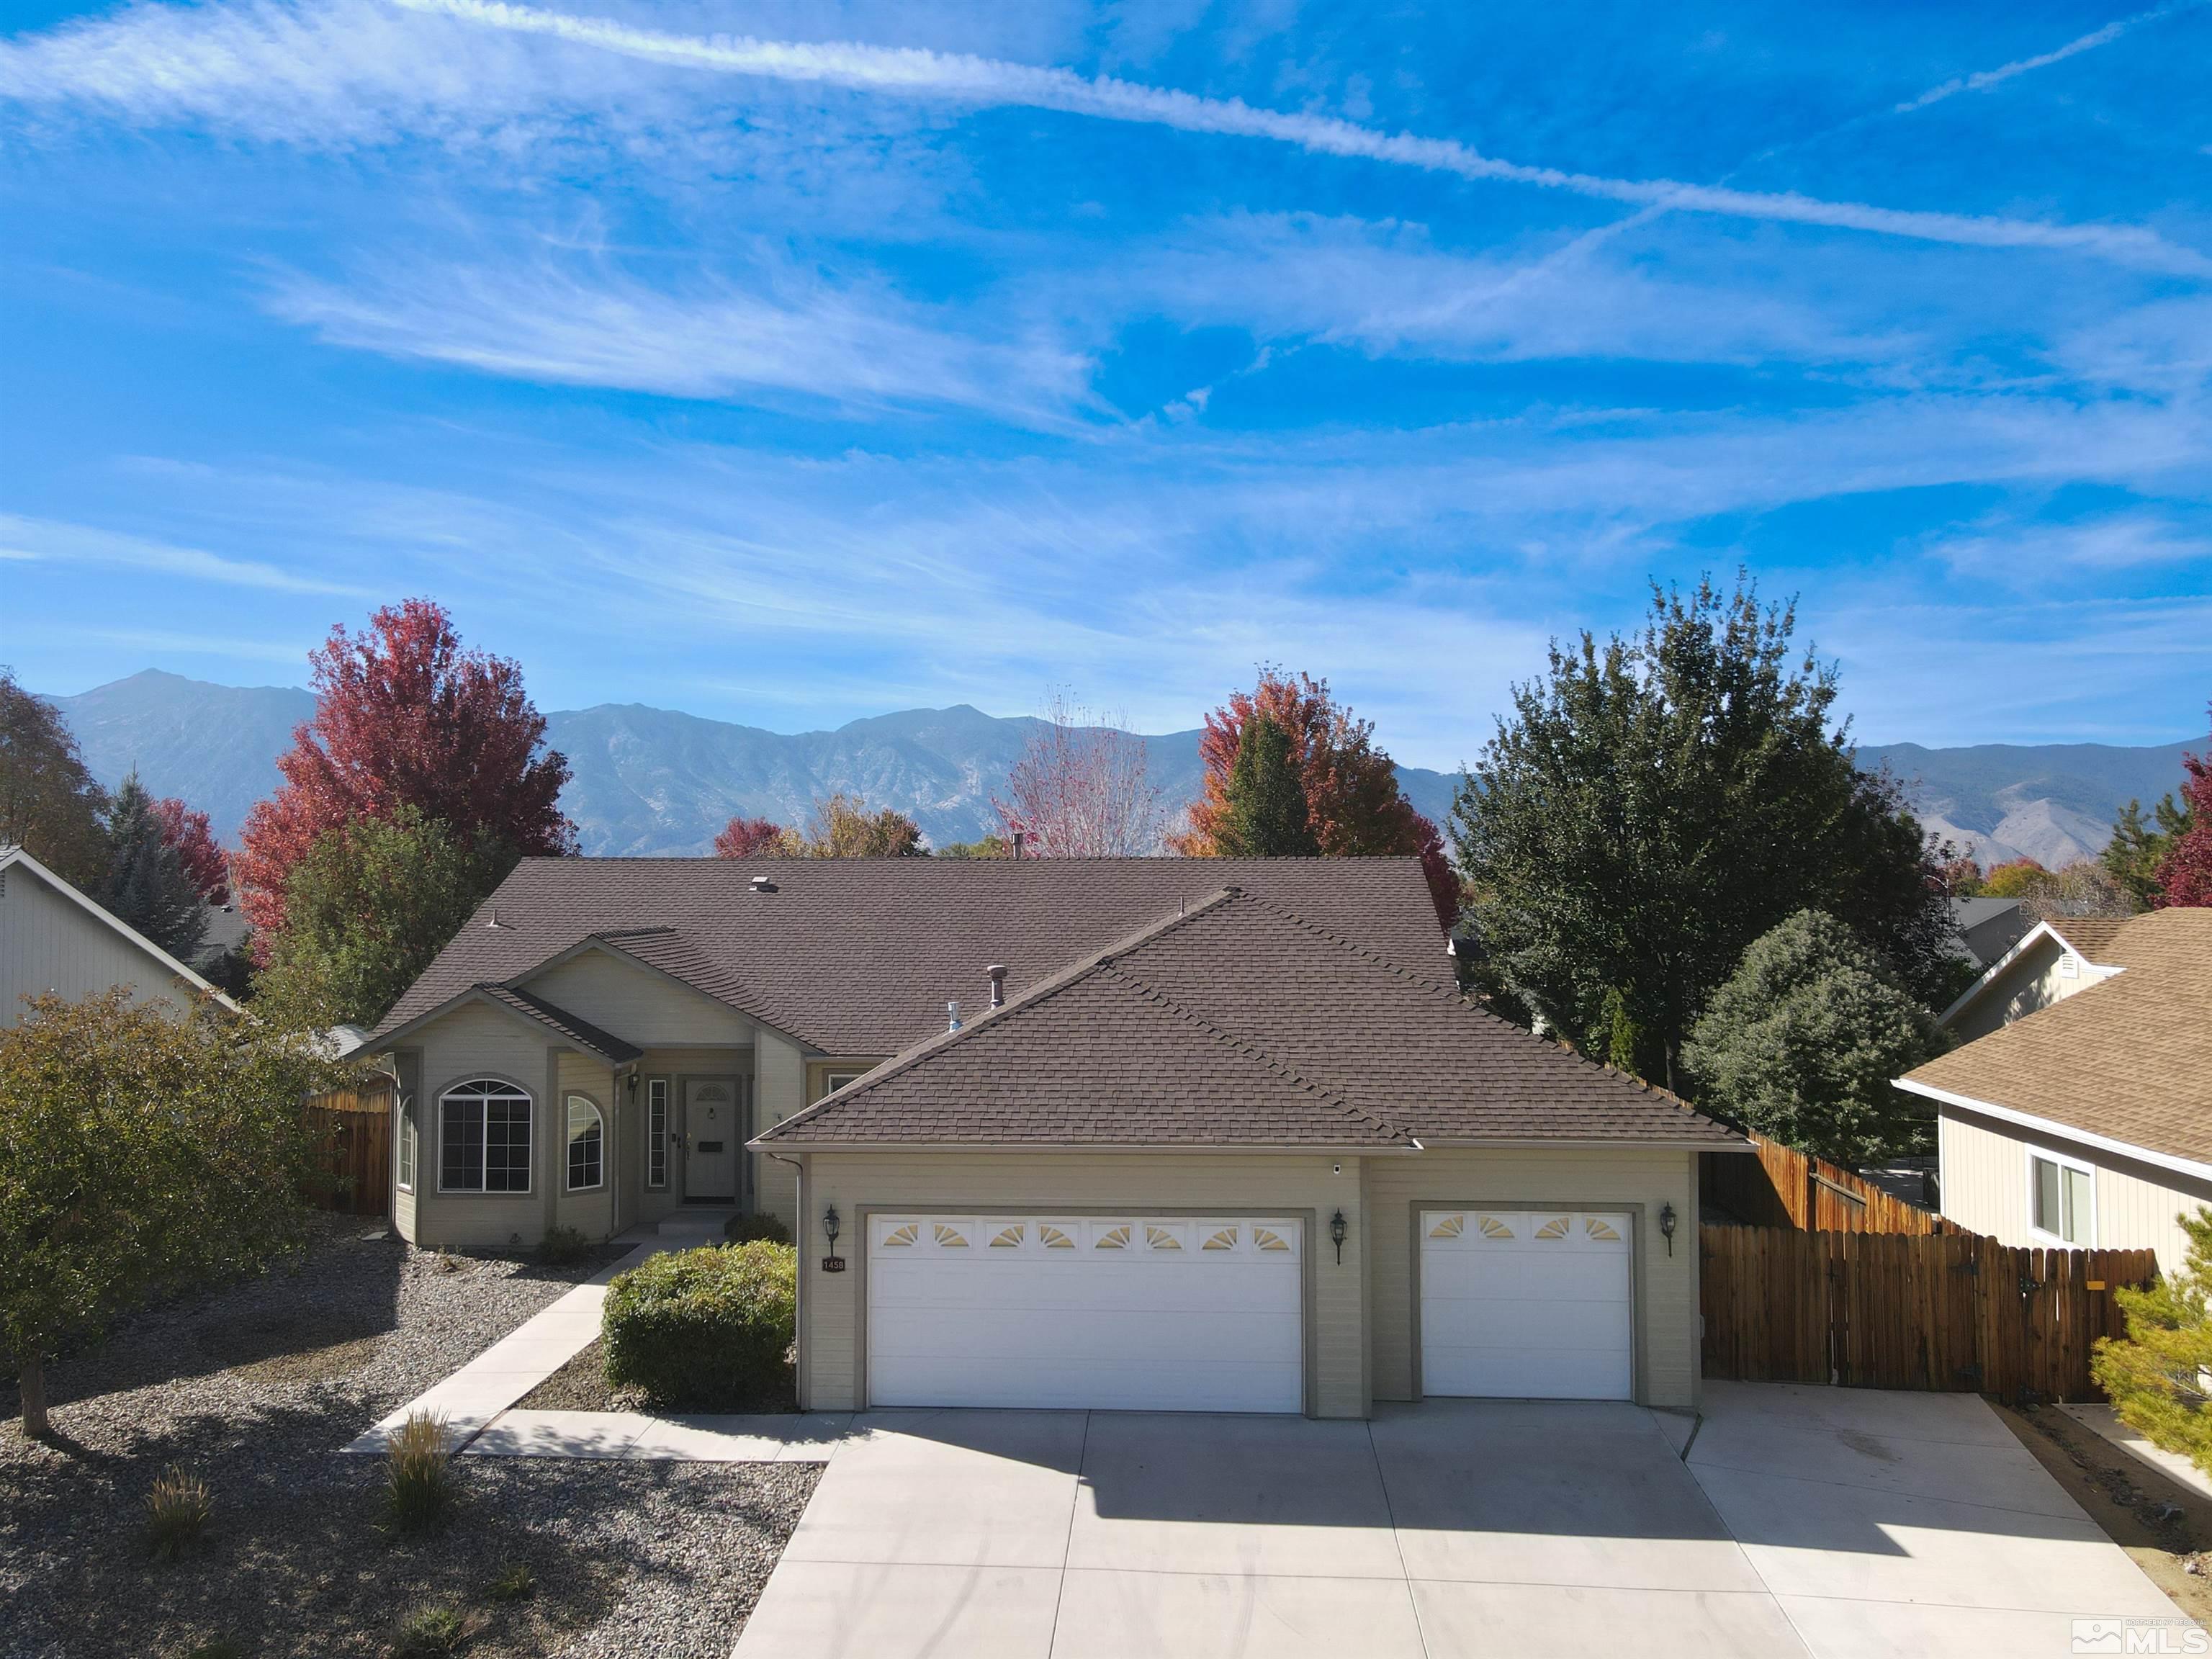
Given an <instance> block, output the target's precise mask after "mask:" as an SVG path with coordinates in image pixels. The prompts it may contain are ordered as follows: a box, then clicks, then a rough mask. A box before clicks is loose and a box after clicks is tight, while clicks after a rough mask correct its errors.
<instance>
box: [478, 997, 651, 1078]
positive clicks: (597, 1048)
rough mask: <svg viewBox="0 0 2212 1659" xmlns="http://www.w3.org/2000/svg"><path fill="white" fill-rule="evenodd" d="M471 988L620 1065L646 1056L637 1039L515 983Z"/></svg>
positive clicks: (625, 1064)
mask: <svg viewBox="0 0 2212 1659" xmlns="http://www.w3.org/2000/svg"><path fill="white" fill-rule="evenodd" d="M470 988H471V989H472V990H475V991H477V992H479V993H481V994H483V995H484V996H487V997H489V998H490V999H491V1000H493V1001H494V1002H496V1003H498V1004H500V1005H501V1006H502V1007H507V1008H511V1009H513V1011H514V1012H516V1013H518V1014H520V1015H522V1016H523V1017H524V1018H527V1019H534V1020H536V1021H537V1022H538V1024H540V1025H543V1026H544V1027H545V1028H546V1029H547V1030H551V1031H553V1032H555V1033H556V1034H557V1035H558V1036H564V1037H566V1038H568V1041H569V1042H574V1043H577V1044H580V1046H582V1047H584V1048H589V1049H591V1050H592V1052H594V1053H595V1054H603V1055H605V1057H606V1058H607V1059H609V1060H612V1061H614V1062H615V1064H616V1065H617V1066H627V1065H628V1064H629V1062H630V1061H631V1060H640V1059H642V1058H643V1057H644V1054H645V1050H644V1049H642V1048H639V1047H638V1046H637V1045H636V1044H635V1043H633V1042H624V1041H623V1039H622V1038H620V1037H618V1036H613V1035H611V1033H609V1032H606V1031H603V1030H600V1029H599V1027H598V1026H596V1025H594V1024H592V1023H591V1022H590V1021H589V1020H586V1019H583V1018H579V1017H578V1016H577V1015H574V1014H572V1013H570V1012H568V1010H567V1009H566V1008H556V1007H555V1006H553V1005H552V1004H551V1003H550V1002H548V1001H546V1000H545V999H544V997H540V996H532V994H530V993H529V992H527V991H524V990H518V989H517V988H516V987H513V986H512V985H492V984H483V985H477V986H472V987H470Z"/></svg>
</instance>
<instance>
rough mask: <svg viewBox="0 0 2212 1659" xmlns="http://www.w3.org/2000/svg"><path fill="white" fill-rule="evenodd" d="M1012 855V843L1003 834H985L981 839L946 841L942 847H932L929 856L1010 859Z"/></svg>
mask: <svg viewBox="0 0 2212 1659" xmlns="http://www.w3.org/2000/svg"><path fill="white" fill-rule="evenodd" d="M1013 855H1014V844H1013V842H1010V841H1008V840H1007V839H1006V837H1005V836H984V837H983V838H982V839H981V841H955V842H946V843H945V845H944V846H942V847H936V848H931V849H930V856H931V857H932V858H940V859H1010V858H1012V857H1013Z"/></svg>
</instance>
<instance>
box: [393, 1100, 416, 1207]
mask: <svg viewBox="0 0 2212 1659" xmlns="http://www.w3.org/2000/svg"><path fill="white" fill-rule="evenodd" d="M415 1147H416V1134H415V1103H414V1102H413V1101H411V1100H408V1099H405V1098H403V1099H402V1100H401V1101H400V1103H399V1148H398V1153H397V1154H396V1158H395V1162H396V1163H397V1164H398V1180H399V1190H400V1191H401V1192H403V1193H411V1192H413V1191H414V1190H415Z"/></svg>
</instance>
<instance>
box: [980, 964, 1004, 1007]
mask: <svg viewBox="0 0 2212 1659" xmlns="http://www.w3.org/2000/svg"><path fill="white" fill-rule="evenodd" d="M983 971H984V972H985V973H987V974H988V975H990V976H991V1006H993V1007H994V1008H1003V1007H1005V1006H1006V963H1003V962H994V963H992V964H991V965H990V966H989V967H988V968H986V969H984V970H983Z"/></svg>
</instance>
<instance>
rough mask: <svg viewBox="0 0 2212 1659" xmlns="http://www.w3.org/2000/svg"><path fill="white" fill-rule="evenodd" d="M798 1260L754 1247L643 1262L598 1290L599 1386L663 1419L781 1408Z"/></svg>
mask: <svg viewBox="0 0 2212 1659" xmlns="http://www.w3.org/2000/svg"><path fill="white" fill-rule="evenodd" d="M798 1285H799V1256H798V1252H797V1251H795V1250H794V1249H793V1248H792V1247H791V1246H790V1245H788V1244H776V1243H769V1241H767V1240H757V1241H755V1242H753V1243H745V1244H724V1245H709V1246H708V1247H706V1248H705V1249H696V1250H681V1251H673V1252H670V1253H668V1254H665V1255H656V1256H653V1257H651V1258H649V1259H648V1260H647V1261H645V1262H644V1263H643V1264H642V1265H641V1266H639V1267H633V1268H632V1269H631V1270H630V1271H629V1272H628V1273H622V1274H618V1275H617V1277H616V1279H615V1280H614V1282H613V1283H612V1284H611V1285H609V1286H608V1287H607V1299H606V1310H605V1315H604V1316H603V1340H604V1344H605V1354H606V1376H607V1383H608V1384H609V1385H610V1386H611V1387H613V1388H617V1389H635V1390H636V1391H637V1392H639V1393H641V1394H642V1395H645V1396H646V1398H647V1400H648V1401H650V1402H651V1403H652V1404H653V1405H655V1406H658V1407H662V1408H663V1409H665V1410H673V1411H743V1410H747V1409H751V1410H760V1409H774V1408H786V1409H787V1408H788V1406H789V1402H790V1395H791V1358H790V1356H791V1344H792V1338H793V1334H795V1332H796V1329H797V1320H798Z"/></svg>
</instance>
